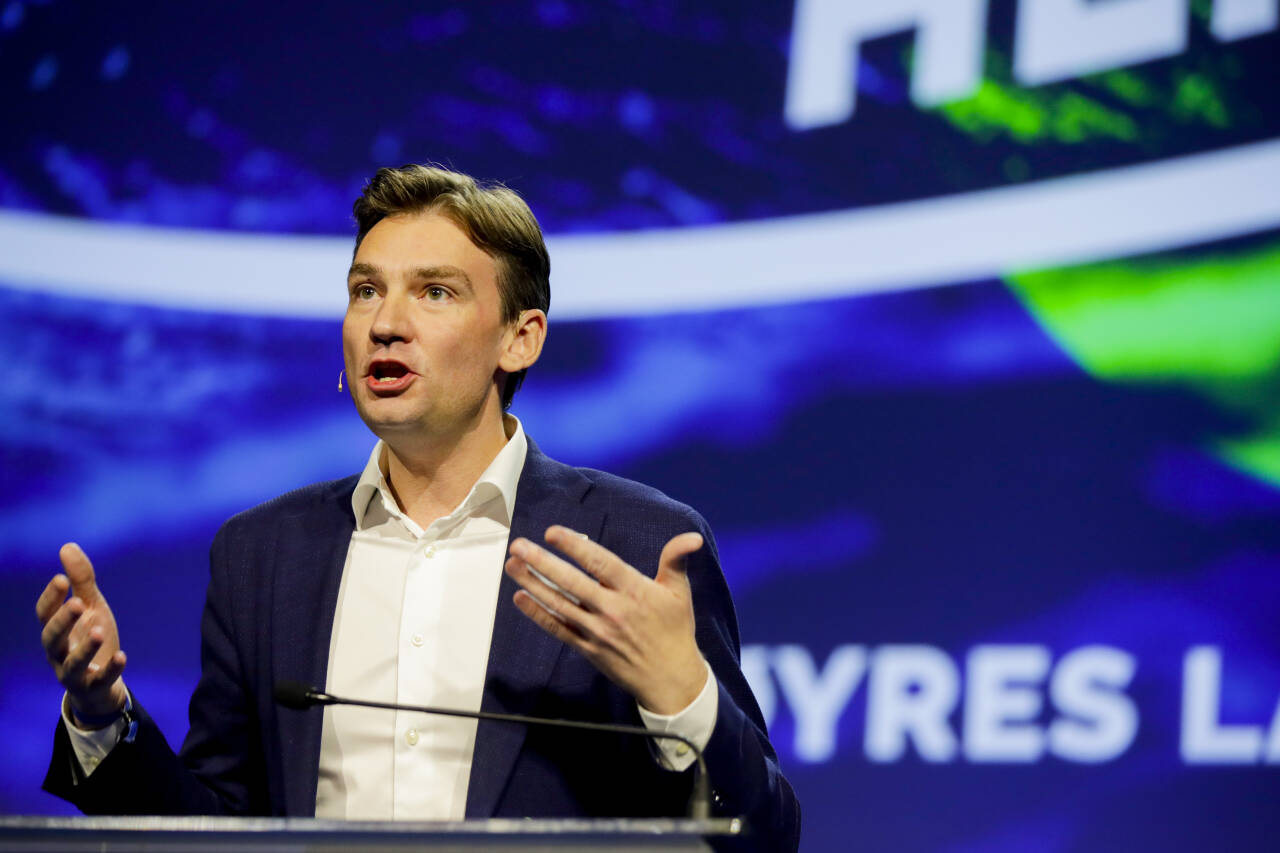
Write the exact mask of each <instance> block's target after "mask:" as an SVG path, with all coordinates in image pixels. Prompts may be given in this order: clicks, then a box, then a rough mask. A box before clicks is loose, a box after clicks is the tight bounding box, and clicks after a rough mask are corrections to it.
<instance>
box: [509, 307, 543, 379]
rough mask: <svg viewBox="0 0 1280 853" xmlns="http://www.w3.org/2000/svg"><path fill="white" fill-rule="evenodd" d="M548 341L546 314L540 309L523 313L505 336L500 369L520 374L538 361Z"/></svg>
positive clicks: (531, 309) (532, 309)
mask: <svg viewBox="0 0 1280 853" xmlns="http://www.w3.org/2000/svg"><path fill="white" fill-rule="evenodd" d="M546 339H547V314H546V312H545V311H542V310H541V309H538V308H529V309H527V310H524V311H521V312H520V316H519V317H517V318H516V321H515V322H514V323H512V324H511V326H510V327H509V328H508V329H507V333H506V335H504V336H503V339H502V354H501V355H500V356H499V358H498V367H499V368H501V369H502V370H503V371H505V372H507V373H519V372H520V371H521V370H524V369H525V368H526V367H529V366H530V365H532V364H533V363H534V362H535V361H537V360H538V356H539V355H541V354H542V343H543V341H545V340H546Z"/></svg>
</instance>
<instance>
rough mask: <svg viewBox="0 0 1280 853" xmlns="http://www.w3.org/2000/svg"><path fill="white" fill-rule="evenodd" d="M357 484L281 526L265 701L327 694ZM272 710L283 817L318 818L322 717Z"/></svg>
mask: <svg viewBox="0 0 1280 853" xmlns="http://www.w3.org/2000/svg"><path fill="white" fill-rule="evenodd" d="M355 482H356V478H354V477H352V478H351V479H350V480H349V481H341V482H340V483H337V484H335V487H334V488H333V489H331V490H327V491H326V492H325V493H324V494H323V495H322V496H321V497H320V499H319V502H320V507H319V508H318V509H317V510H316V511H315V512H307V513H300V514H298V515H295V516H291V517H288V518H286V519H284V520H283V521H282V523H281V529H280V532H279V540H278V541H279V548H278V551H277V553H278V559H277V562H276V565H275V572H274V584H273V589H272V605H271V637H270V642H271V672H270V675H271V679H272V683H271V684H270V685H265V688H266V690H267V696H268V697H270V695H271V694H270V691H271V689H272V688H273V686H274V684H276V683H278V682H280V681H301V682H304V683H306V684H309V685H316V686H319V687H320V688H321V689H323V688H324V685H325V679H326V677H327V674H328V668H329V641H330V638H331V636H332V634H333V617H334V612H335V611H336V609H337V606H338V590H339V587H340V584H341V582H342V570H343V567H344V566H345V565H346V560H347V550H348V548H349V547H350V544H351V533H352V531H353V530H354V529H355V521H354V518H353V517H352V515H351V492H352V488H353V487H354V485H355ZM267 701H268V702H270V701H271V700H270V699H269V698H268V700H267ZM271 708H272V710H273V711H274V713H275V727H276V733H277V736H278V738H279V743H280V762H281V765H282V768H281V769H282V774H283V779H282V781H283V786H284V801H285V802H284V808H285V811H284V813H285V814H289V815H313V814H315V808H316V783H317V781H318V779H319V770H320V736H321V729H322V727H323V722H324V715H323V714H322V713H320V712H319V711H317V710H315V709H311V710H308V711H290V710H287V709H284V708H277V707H276V706H275V705H274V704H273V705H271Z"/></svg>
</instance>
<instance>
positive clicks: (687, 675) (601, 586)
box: [505, 526, 707, 714]
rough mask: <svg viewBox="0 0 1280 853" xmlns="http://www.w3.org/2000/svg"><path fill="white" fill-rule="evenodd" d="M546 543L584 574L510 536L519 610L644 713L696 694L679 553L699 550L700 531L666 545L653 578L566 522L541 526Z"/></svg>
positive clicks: (697, 660) (696, 668)
mask: <svg viewBox="0 0 1280 853" xmlns="http://www.w3.org/2000/svg"><path fill="white" fill-rule="evenodd" d="M546 541H547V544H549V545H552V546H553V547H555V548H557V549H558V550H560V551H561V552H563V553H564V554H566V555H568V556H569V558H570V559H572V560H573V561H574V562H576V563H577V564H578V565H579V566H581V567H582V569H583V571H585V572H586V574H583V571H579V570H578V569H577V568H575V567H574V566H573V564H571V563H569V562H566V561H565V560H563V559H561V558H560V557H557V556H556V555H555V554H552V553H551V552H550V551H548V550H546V549H545V548H541V547H539V546H538V545H535V544H534V543H532V542H530V541H529V540H528V539H517V540H516V541H514V542H512V543H511V557H510V558H509V559H508V560H507V563H506V566H505V569H506V572H507V574H509V575H510V576H511V577H512V578H513V579H514V580H515V582H516V583H518V584H520V586H521V587H523V589H521V590H520V591H519V592H517V593H516V596H515V603H516V606H517V607H519V608H520V611H521V612H522V613H524V615H526V616H528V617H529V618H530V619H532V620H533V621H534V622H536V623H538V625H539V626H540V627H542V628H543V629H544V630H545V631H547V632H548V633H549V634H551V635H552V636H554V637H556V638H558V639H560V640H562V641H563V642H565V643H568V644H569V645H570V646H572V647H573V648H575V649H577V650H578V651H580V652H582V654H583V655H585V656H586V658H587V660H589V661H591V663H592V664H594V665H595V667H596V668H597V669H599V670H600V671H601V672H603V673H604V674H605V675H606V676H607V677H608V678H609V679H610V680H612V681H613V682H614V683H615V684H617V685H618V686H620V687H622V688H623V689H624V690H626V691H627V692H628V693H630V694H631V695H632V696H634V697H635V698H636V700H637V701H638V702H639V703H640V704H641V705H643V706H644V707H645V708H647V709H648V710H650V711H653V712H654V713H657V714H674V713H677V712H678V711H681V710H683V709H684V708H685V707H686V706H688V705H689V704H690V703H691V702H692V701H693V700H694V699H696V698H697V696H698V694H699V693H700V692H701V691H702V688H703V685H705V684H706V679H707V669H706V665H705V664H704V663H703V662H702V655H701V653H700V652H699V651H698V644H697V640H696V639H695V638H694V633H693V627H694V623H693V597H692V594H691V592H690V589H689V578H688V577H687V576H686V575H685V570H684V558H685V557H686V556H687V555H689V554H692V553H693V552H694V551H697V550H698V549H699V548H701V547H702V536H701V535H699V534H697V533H682V534H680V535H679V536H676V537H675V538H674V539H672V540H671V541H670V542H668V543H667V544H666V546H665V547H663V549H662V556H661V557H660V558H659V560H658V574H657V576H656V577H655V578H653V579H652V580H651V579H649V578H648V577H647V576H646V575H644V574H642V573H641V572H638V571H636V570H635V569H634V568H633V567H631V566H630V565H628V564H627V563H625V562H624V561H623V560H622V559H620V558H619V557H618V556H617V555H616V554H614V553H613V552H612V551H609V550H608V549H607V548H604V547H602V546H600V545H597V544H596V543H594V542H592V541H590V540H589V539H587V538H586V537H584V536H583V535H582V534H579V533H575V532H574V531H572V530H570V529H569V528H567V527H560V526H554V527H550V528H547V533H546ZM531 568H532V571H531ZM535 572H536V573H535ZM538 575H541V576H542V577H541V578H540V577H539V576H538ZM544 578H545V580H544ZM593 578H594V580H593ZM547 581H549V582H550V584H548V583H547ZM556 587H558V589H557V588H556Z"/></svg>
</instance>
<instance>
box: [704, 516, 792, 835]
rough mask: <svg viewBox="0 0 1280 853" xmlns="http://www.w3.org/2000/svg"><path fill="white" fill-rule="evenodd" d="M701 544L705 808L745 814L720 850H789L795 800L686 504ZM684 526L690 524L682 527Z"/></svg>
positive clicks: (726, 600) (730, 613) (733, 619)
mask: <svg viewBox="0 0 1280 853" xmlns="http://www.w3.org/2000/svg"><path fill="white" fill-rule="evenodd" d="M690 513H691V516H692V517H691V519H690V521H691V522H692V523H693V524H694V525H695V526H694V528H693V529H696V530H698V532H699V533H701V534H702V537H703V540H704V542H705V543H706V544H705V545H704V546H703V547H702V549H701V550H700V551H698V552H697V553H696V554H693V555H691V556H690V557H689V559H688V563H687V571H688V576H689V583H690V586H691V588H692V591H693V605H694V618H695V621H696V628H695V631H696V635H697V640H698V648H699V649H700V650H701V651H702V654H703V656H704V657H705V658H706V659H707V662H708V663H710V664H711V669H712V671H713V672H714V673H715V676H716V681H717V682H718V685H719V687H718V689H719V697H718V699H719V703H718V710H717V716H716V724H715V728H714V729H713V730H712V733H711V739H710V741H708V743H707V747H706V750H705V751H704V757H705V759H706V762H707V770H708V773H709V775H710V777H711V787H712V812H713V814H714V815H716V816H719V817H737V816H741V817H744V818H745V819H746V821H747V832H748V834H747V835H746V837H744V838H743V839H741V841H740V842H730V843H728V844H723V845H717V846H718V847H720V846H723V848H724V849H726V850H759V851H765V850H768V851H795V850H797V849H798V848H799V845H800V802H799V800H798V799H797V798H796V794H795V791H794V790H793V789H792V787H791V784H790V782H788V781H787V779H786V777H785V776H784V775H783V773H782V769H781V767H780V766H779V764H778V756H777V753H776V752H775V751H774V749H773V745H772V744H771V743H770V742H769V736H768V734H767V733H766V731H765V724H764V717H763V715H762V714H761V712H760V707H759V705H758V704H757V702H756V700H755V696H754V694H753V693H752V692H751V688H750V686H749V685H748V684H747V680H746V676H744V675H743V673H742V668H741V666H740V663H739V655H740V646H739V638H738V622H737V615H736V613H735V611H734V608H733V601H732V599H731V597H730V595H729V589H728V585H727V583H726V582H725V578H724V573H723V572H722V570H721V568H720V560H719V554H718V552H717V550H716V545H715V539H714V537H713V536H712V534H711V530H710V528H709V527H708V525H707V523H706V521H705V520H703V518H702V517H701V516H700V515H698V514H697V513H696V512H693V511H692V510H690ZM686 529H690V528H688V527H686Z"/></svg>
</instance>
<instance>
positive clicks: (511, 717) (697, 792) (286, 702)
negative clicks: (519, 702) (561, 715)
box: [274, 681, 711, 820]
mask: <svg viewBox="0 0 1280 853" xmlns="http://www.w3.org/2000/svg"><path fill="white" fill-rule="evenodd" d="M274 693H275V700H276V702H278V703H280V704H281V705H283V706H285V707H286V708H292V709H294V710H297V711H305V710H306V709H308V708H311V707H314V706H316V705H356V706H358V707H361V708H379V709H382V710H386V711H416V712H419V713H423V714H440V715H442V716H445V717H464V718H466V719H471V720H492V721H495V722H500V723H521V724H524V725H535V726H549V727H552V728H561V729H579V730H582V731H590V732H611V733H613V734H624V735H636V736H640V737H651V738H658V739H665V740H675V741H679V742H680V743H683V744H684V745H685V746H687V747H689V748H690V749H691V750H693V757H694V760H695V762H696V766H695V769H694V773H693V793H692V794H690V796H689V817H690V818H693V819H695V820H707V819H709V818H710V817H711V785H710V780H709V777H708V775H707V763H706V761H705V760H703V757H702V750H700V749H698V747H697V746H696V745H695V744H694V743H693V742H692V741H691V740H689V739H688V738H687V737H684V736H682V735H676V734H670V733H668V732H651V731H649V730H648V729H646V728H643V727H641V726H627V725H622V724H620V723H590V722H584V721H581V720H564V719H557V718H554V717H526V716H524V715H522V714H503V713H499V712H496V711H461V710H458V709H456V708H435V707H432V706H430V705H400V704H397V703H395V702H373V701H369V700H365V699H347V698H345V697H342V696H334V695H333V694H332V693H325V692H323V691H321V690H317V689H315V688H314V687H311V686H309V685H306V684H302V683H299V682H296V681H281V682H279V683H277V684H276V687H275V691H274Z"/></svg>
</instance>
